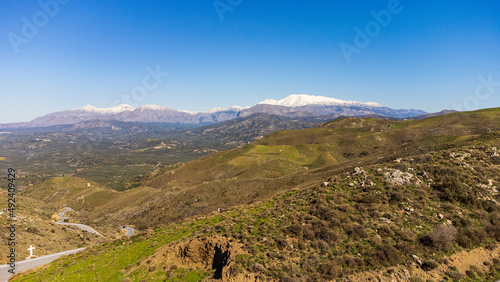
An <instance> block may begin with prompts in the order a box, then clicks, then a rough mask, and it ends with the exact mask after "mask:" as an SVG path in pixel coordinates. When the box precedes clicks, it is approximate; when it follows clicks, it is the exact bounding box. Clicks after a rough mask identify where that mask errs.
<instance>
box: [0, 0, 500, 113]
mask: <svg viewBox="0 0 500 282" xmlns="http://www.w3.org/2000/svg"><path fill="white" fill-rule="evenodd" d="M54 1H56V0H42V1H41V2H42V3H52V4H51V5H48V6H47V7H48V12H45V11H44V9H43V8H42V7H41V6H40V4H39V2H38V1H0V85H1V88H0V99H1V103H0V107H1V109H0V123H6V122H19V121H29V120H31V119H33V118H35V117H37V116H41V115H44V114H47V113H50V112H54V111H59V110H65V109H70V108H77V107H82V106H85V105H87V104H92V105H94V106H97V107H110V106H112V105H114V104H116V103H117V102H120V101H122V102H129V104H131V105H132V106H140V105H144V104H157V105H161V106H167V107H172V108H176V109H181V110H193V111H203V110H206V109H208V108H211V107H216V106H220V107H229V106H232V105H240V106H250V105H253V104H256V103H258V102H260V101H262V100H264V99H267V98H273V99H282V98H284V97H286V96H288V95H290V94H311V95H322V96H328V97H334V98H338V99H344V100H357V101H362V102H368V101H373V102H378V103H381V104H383V105H386V106H389V107H392V108H418V109H423V110H425V111H428V112H434V111H440V110H442V109H451V108H454V107H457V106H460V105H462V106H463V105H465V108H464V109H475V108H487V107H494V106H496V107H498V106H500V85H498V84H500V2H499V1H494V0H490V1H472V0H471V1H451V0H449V1H421V0H419V1H409V0H401V1H400V4H399V6H396V8H394V7H392V6H391V7H392V13H391V12H389V13H390V15H391V20H390V22H388V23H384V25H385V26H382V25H380V24H378V27H380V29H379V30H377V29H376V28H377V25H374V22H373V21H374V17H373V16H372V15H371V13H370V12H371V11H375V12H379V11H381V10H388V5H396V4H395V3H393V2H394V1H393V0H390V1H388V0H387V1H386V0H383V1H373V0H372V1H352V0H345V1H340V0H339V1H331V0H328V1H327V0H325V1H302V0H294V1H289V0H288V1H284V0H276V1H260V0H252V1H250V0H242V1H241V0H240V1H239V0H218V1H219V2H216V3H219V4H218V5H219V6H218V7H219V9H224V6H223V5H231V4H230V3H232V4H235V5H233V6H231V7H230V8H231V10H228V11H225V12H224V11H223V10H219V13H218V12H217V10H216V8H215V7H214V2H213V1H212V0H205V1H181V0H178V1H173V0H169V1H167V0H161V1H160V0H158V1H125V0H124V1H102V0H100V1H97V0H85V1H77V0H69V1H68V0H64V1H63V0H60V2H67V3H59V2H54ZM53 3H57V7H56V6H54V5H53ZM221 3H222V4H221ZM227 7H228V6H226V8H227ZM49 13H50V14H49ZM221 16H222V17H221ZM23 18H25V20H24V21H23ZM221 19H223V20H221ZM26 20H27V21H28V23H26ZM32 24H33V26H34V27H35V28H36V29H37V30H36V31H33V30H32V29H30V28H29V27H30V25H32ZM37 25H38V26H39V27H37ZM33 26H31V27H33ZM356 27H358V28H360V29H361V30H365V28H366V27H368V28H372V29H371V30H370V29H369V31H370V33H371V35H372V36H373V38H370V42H369V43H368V44H361V45H359V46H361V47H362V48H358V51H359V52H358V53H353V54H352V55H351V56H350V59H351V61H350V62H348V61H347V60H346V57H345V56H344V54H343V51H342V49H341V47H340V45H341V43H342V42H344V43H346V44H350V45H351V46H353V47H356V45H355V44H356V43H355V42H354V38H355V36H356V31H355V28H356ZM23 29H24V30H23ZM358 43H359V42H358ZM361 43H363V42H361ZM364 43H366V42H364ZM356 48H357V47H356ZM16 49H17V52H16ZM147 67H150V68H152V69H156V68H157V67H158V68H159V69H160V70H161V71H162V72H168V73H169V74H168V76H166V77H165V76H163V77H160V80H161V83H156V81H154V80H152V79H149V77H148V76H147V75H148V71H147ZM490 75H491V79H492V80H493V81H494V83H493V86H491V85H490V86H489V90H488V88H486V87H483V88H481V89H480V95H478V94H476V93H475V92H476V91H475V90H476V88H477V87H478V85H481V82H480V80H479V79H478V77H479V76H482V77H484V79H486V80H488V76H490ZM144 78H146V85H147V86H148V87H147V88H148V90H146V93H145V94H144V93H141V92H136V95H135V97H136V98H137V99H134V98H133V97H132V95H131V94H132V93H133V90H136V91H139V90H140V87H143V86H144V85H143V84H144V82H143V80H144ZM495 82H498V83H495ZM490 84H491V83H490ZM137 87H139V88H137ZM138 89H139V90H138ZM144 89H145V88H143V90H144ZM495 90H496V91H495ZM139 94H141V96H139ZM123 97H124V98H123Z"/></svg>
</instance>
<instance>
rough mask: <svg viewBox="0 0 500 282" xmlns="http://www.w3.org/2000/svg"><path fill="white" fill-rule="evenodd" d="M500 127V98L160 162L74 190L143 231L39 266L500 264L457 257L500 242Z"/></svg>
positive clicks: (394, 273) (352, 272)
mask: <svg viewBox="0 0 500 282" xmlns="http://www.w3.org/2000/svg"><path fill="white" fill-rule="evenodd" d="M499 130H500V109H488V110H482V111H476V112H467V113H463V112H461V113H453V114H449V115H445V116H438V117H432V118H428V119H424V120H416V121H391V120H385V119H382V120H381V119H374V118H367V119H360V118H344V119H338V120H335V121H332V122H328V123H325V124H323V125H322V126H320V127H317V128H312V129H304V130H299V131H280V132H277V133H273V134H271V135H269V136H267V137H264V138H262V139H260V140H258V141H256V142H254V143H251V144H249V145H246V146H244V147H241V148H237V149H233V150H229V151H224V152H218V153H214V154H211V155H208V156H205V157H202V158H199V159H196V160H194V161H191V162H188V163H186V164H183V165H180V166H172V167H168V168H165V169H163V170H159V171H156V172H155V173H154V174H152V175H150V176H148V179H149V180H146V181H145V182H144V185H143V186H141V187H138V188H135V189H132V190H129V191H124V192H112V194H110V193H111V192H103V191H95V192H91V193H89V194H85V195H83V194H82V195H80V194H78V193H79V192H78V193H77V192H76V191H75V196H76V195H80V196H78V197H83V198H80V201H82V200H85V199H87V198H89V200H90V199H92V198H99V200H100V201H101V202H95V203H94V204H93V206H92V208H91V207H90V206H88V207H85V206H83V205H82V206H80V208H81V209H82V210H83V211H85V213H83V214H80V216H82V217H81V219H83V218H85V220H86V221H87V222H89V223H91V224H93V225H96V226H100V225H102V226H108V227H109V226H111V225H112V224H116V223H117V222H120V223H123V224H135V225H137V226H138V227H139V229H141V230H143V232H142V234H141V235H139V236H135V237H134V238H133V239H132V240H131V241H123V242H122V241H115V242H114V243H112V244H110V245H103V246H99V247H97V248H93V249H92V250H87V251H85V252H83V253H82V254H78V255H76V256H72V257H71V258H70V259H67V260H69V261H66V262H64V264H63V262H62V260H60V261H59V262H56V263H55V264H52V265H51V266H50V267H48V268H45V269H44V270H43V272H42V273H37V274H34V275H33V276H29V277H31V279H34V280H36V279H35V278H36V277H38V275H41V276H40V277H42V278H40V279H42V280H43V277H57V275H59V276H58V277H59V278H61V279H62V278H63V277H65V278H70V277H71V278H73V279H76V278H78V279H79V280H81V281H95V279H97V278H99V279H102V280H109V279H111V280H116V279H121V280H123V279H127V278H128V279H131V280H130V281H132V280H133V281H136V280H140V279H143V278H148V279H151V280H157V279H165V278H171V279H174V280H175V279H177V281H186V280H191V281H197V279H199V278H200V277H210V276H212V277H225V278H228V279H229V278H231V279H237V280H238V279H240V278H243V277H247V278H252V277H257V278H258V279H263V280H266V279H275V280H279V279H288V278H290V277H294V278H297V279H299V280H297V281H306V280H309V281H317V280H328V279H334V278H340V277H344V278H348V279H351V280H352V281H356V280H357V278H356V277H358V276H356V275H360V273H365V274H366V275H373V277H374V278H375V277H376V276H377V275H379V276H380V277H385V278H387V279H389V278H390V277H391V279H396V278H397V277H400V276H401V277H403V276H404V277H406V280H404V279H402V278H401V279H400V278H398V279H400V280H397V281H408V279H410V278H412V279H413V280H412V281H422V280H418V279H424V280H423V281H425V279H428V278H431V277H430V276H429V275H430V274H429V273H431V272H429V271H432V269H441V268H442V269H445V271H443V272H439V273H437V274H433V275H441V277H444V276H447V277H451V278H453V277H461V276H464V275H467V276H468V277H476V279H477V280H476V281H480V280H482V279H487V278H486V277H489V278H492V277H496V278H500V277H499V271H500V265H499V262H498V260H496V261H494V260H492V259H486V258H485V259H483V261H481V263H483V262H484V261H485V264H478V265H466V266H464V265H463V264H461V265H460V269H458V268H453V266H454V262H453V261H451V256H452V255H453V254H456V255H457V256H460V254H461V252H462V251H464V250H471V249H475V248H478V247H481V246H482V247H486V248H485V249H484V248H483V249H482V252H494V251H495V250H496V248H497V246H498V242H499V240H500V230H499V229H498V226H500V221H499V220H500V207H499V203H498V201H499V200H500V197H499V195H498V188H497V187H498V182H499V181H500V178H499V175H500V167H499V165H500V157H499V155H498V153H497V148H500V147H499V146H500V139H499V137H500V134H499ZM48 184H50V183H47V184H46V185H45V187H52V186H53V185H52V184H50V185H48ZM62 189H63V187H61V188H59V190H60V191H62ZM56 190H57V189H56ZM87 192H88V191H87ZM37 193H39V194H37ZM54 193H55V192H54V191H52V190H49V189H48V188H47V189H40V190H36V189H35V188H34V189H33V190H27V192H26V196H30V197H34V198H38V199H42V198H46V199H47V200H50V201H54V203H56V202H58V201H59V200H60V199H63V197H65V196H63V195H64V193H58V194H57V193H56V194H54ZM95 193H104V194H95ZM96 195H103V196H99V197H97V196H96ZM47 197H48V198H47ZM65 201H69V204H71V205H73V204H74V205H77V204H78V202H77V200H76V199H74V197H69V198H66V200H65ZM85 201H87V200H85ZM219 208H220V209H221V212H218V211H217V210H218V209H219ZM83 215H84V216H83ZM77 218H78V217H77ZM163 224H167V225H163ZM217 250H219V251H217ZM479 251H480V250H479V249H478V252H479ZM201 253H205V254H207V255H206V256H200V254H201ZM223 254H225V255H223ZM90 256H92V257H93V259H92V260H90ZM113 258H114V259H113ZM196 258H198V259H196ZM214 258H217V259H214ZM456 260H457V261H458V260H459V259H456ZM111 261H112V262H113V263H111ZM68 265H71V266H70V267H69V266H68ZM89 267H90V268H92V269H93V271H92V272H85V271H82V270H83V269H88V268H89ZM61 268H64V270H62V269H61ZM464 268H467V269H465V270H464ZM458 270H461V271H462V272H458ZM465 271H468V272H467V273H465ZM370 273H371V274H370ZM44 275H45V276H44ZM238 277H239V278H238ZM385 278H384V279H385ZM300 279H302V280H300ZM358 279H359V277H358ZM433 279H434V278H433ZM237 280H236V281H237ZM289 281H294V280H289Z"/></svg>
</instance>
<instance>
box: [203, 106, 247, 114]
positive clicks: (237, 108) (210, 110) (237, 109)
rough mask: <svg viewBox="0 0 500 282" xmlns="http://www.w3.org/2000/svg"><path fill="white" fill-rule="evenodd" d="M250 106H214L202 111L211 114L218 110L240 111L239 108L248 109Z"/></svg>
mask: <svg viewBox="0 0 500 282" xmlns="http://www.w3.org/2000/svg"><path fill="white" fill-rule="evenodd" d="M248 108H250V107H240V106H236V105H234V106H231V107H229V108H219V107H216V108H211V109H208V110H206V111H204V112H203V113H207V114H213V113H218V112H225V111H235V112H237V111H241V110H245V109H248Z"/></svg>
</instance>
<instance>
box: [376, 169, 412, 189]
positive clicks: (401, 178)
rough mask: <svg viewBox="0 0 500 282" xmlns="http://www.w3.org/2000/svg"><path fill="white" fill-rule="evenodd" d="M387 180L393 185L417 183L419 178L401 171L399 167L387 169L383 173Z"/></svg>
mask: <svg viewBox="0 0 500 282" xmlns="http://www.w3.org/2000/svg"><path fill="white" fill-rule="evenodd" d="M384 177H385V179H386V180H387V182H389V183H392V184H395V185H418V184H420V183H421V181H420V179H418V178H416V177H415V176H413V174H411V173H408V172H403V171H401V170H399V169H389V171H387V172H386V173H385V174H384Z"/></svg>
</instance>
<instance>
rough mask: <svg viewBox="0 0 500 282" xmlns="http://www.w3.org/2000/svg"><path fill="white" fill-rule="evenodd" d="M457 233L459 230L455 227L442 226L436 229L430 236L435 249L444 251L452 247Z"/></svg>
mask: <svg viewBox="0 0 500 282" xmlns="http://www.w3.org/2000/svg"><path fill="white" fill-rule="evenodd" d="M457 233H458V232H457V229H456V228H455V227H454V226H452V225H447V224H442V225H439V226H437V227H436V228H434V230H432V231H431V232H430V233H429V235H428V236H429V238H430V240H431V241H432V244H433V245H434V247H436V248H438V249H440V250H444V249H446V248H449V247H451V245H452V243H453V241H454V240H455V237H456V236H457Z"/></svg>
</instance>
